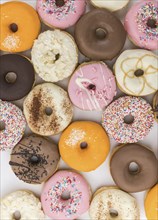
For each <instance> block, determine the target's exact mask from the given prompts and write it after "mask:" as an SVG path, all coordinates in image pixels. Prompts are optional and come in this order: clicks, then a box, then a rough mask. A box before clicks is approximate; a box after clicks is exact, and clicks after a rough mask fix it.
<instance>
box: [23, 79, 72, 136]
mask: <svg viewBox="0 0 158 220" xmlns="http://www.w3.org/2000/svg"><path fill="white" fill-rule="evenodd" d="M24 115H25V117H26V120H27V123H28V125H29V127H30V129H31V130H32V131H33V132H34V133H36V134H39V135H43V136H49V135H55V134H58V133H60V132H61V131H63V130H64V129H65V128H66V127H67V126H68V124H69V123H70V122H71V119H72V116H73V108H72V105H71V102H70V100H69V97H68V94H67V92H66V91H65V90H63V89H62V88H60V87H59V86H56V85H54V84H52V83H43V84H40V85H37V86H36V87H34V88H33V90H32V91H31V92H30V93H29V94H28V96H27V97H26V99H25V100H24Z"/></svg>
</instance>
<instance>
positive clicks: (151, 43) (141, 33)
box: [125, 0, 158, 50]
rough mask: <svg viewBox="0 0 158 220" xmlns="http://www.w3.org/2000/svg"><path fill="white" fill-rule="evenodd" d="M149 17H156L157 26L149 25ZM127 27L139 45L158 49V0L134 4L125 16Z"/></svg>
mask: <svg viewBox="0 0 158 220" xmlns="http://www.w3.org/2000/svg"><path fill="white" fill-rule="evenodd" d="M148 19H154V20H155V21H156V26H157V27H156V28H151V27H148V25H147V22H148ZM125 29H126V31H127V32H128V34H129V36H130V38H131V40H132V41H133V42H134V43H135V44H136V45H138V46H139V47H142V48H146V49H150V50H156V49H158V1H154V0H151V1H150V0H146V1H140V2H139V3H138V4H135V5H133V6H132V8H131V9H130V10H129V12H128V13H127V15H126V17H125Z"/></svg>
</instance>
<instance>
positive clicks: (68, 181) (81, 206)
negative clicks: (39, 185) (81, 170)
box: [41, 170, 91, 220]
mask: <svg viewBox="0 0 158 220" xmlns="http://www.w3.org/2000/svg"><path fill="white" fill-rule="evenodd" d="M90 197H91V190H90V187H89V185H88V183H87V181H86V180H85V179H84V178H83V177H82V176H81V175H80V174H78V173H75V172H72V171H67V170H63V171H58V172H57V173H55V174H54V175H53V176H52V177H51V178H50V179H49V180H48V181H47V182H46V184H45V185H44V189H43V191H42V194H41V202H42V207H43V210H44V212H45V214H46V215H47V216H49V217H50V218H51V219H61V220H63V219H68V220H72V219H76V218H78V217H79V216H80V215H82V214H83V213H84V212H86V211H87V210H88V208H89V203H90Z"/></svg>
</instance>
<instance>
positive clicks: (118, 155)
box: [110, 144, 158, 193]
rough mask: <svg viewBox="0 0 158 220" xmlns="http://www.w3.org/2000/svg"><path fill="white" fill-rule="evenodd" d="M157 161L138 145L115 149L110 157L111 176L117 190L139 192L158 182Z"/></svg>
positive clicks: (149, 151) (144, 148) (151, 153)
mask: <svg viewBox="0 0 158 220" xmlns="http://www.w3.org/2000/svg"><path fill="white" fill-rule="evenodd" d="M157 165H158V160H157V159H156V156H155V155H154V153H153V152H152V151H151V150H150V149H148V148H146V147H144V146H141V145H138V144H126V145H122V146H119V147H117V148H116V150H115V151H114V153H113V154H112V156H111V160H110V171H111V175H112V177H113V179H114V181H115V183H116V184H117V185H118V187H119V188H121V189H123V190H124V191H127V192H131V193H133V192H140V191H143V190H147V189H149V188H150V187H152V186H154V185H155V184H156V182H157V181H158V166H157Z"/></svg>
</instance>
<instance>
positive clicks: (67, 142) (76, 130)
mask: <svg viewBox="0 0 158 220" xmlns="http://www.w3.org/2000/svg"><path fill="white" fill-rule="evenodd" d="M109 149H110V142H109V138H108V136H107V134H106V133H105V131H104V129H103V128H102V127H101V126H100V125H99V124H98V123H96V122H91V121H76V122H73V123H72V124H71V125H70V126H69V127H68V128H67V129H65V131H64V132H63V133H62V135H61V137H60V140H59V151H60V155H61V157H62V159H63V160H64V161H65V163H67V164H68V165H69V166H70V167H72V168H73V169H75V170H79V171H84V172H88V171H92V170H95V169H96V168H97V167H99V166H100V165H101V164H102V163H103V162H104V161H105V159H106V157H107V155H108V153H109Z"/></svg>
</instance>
